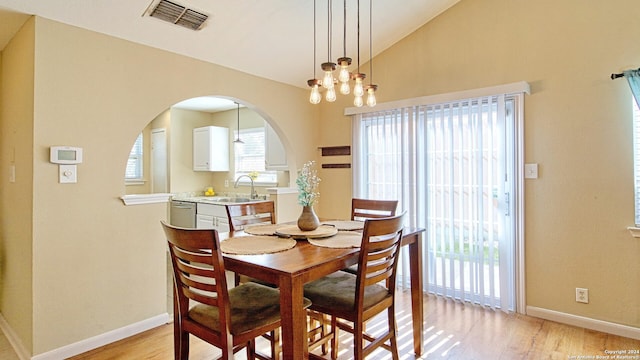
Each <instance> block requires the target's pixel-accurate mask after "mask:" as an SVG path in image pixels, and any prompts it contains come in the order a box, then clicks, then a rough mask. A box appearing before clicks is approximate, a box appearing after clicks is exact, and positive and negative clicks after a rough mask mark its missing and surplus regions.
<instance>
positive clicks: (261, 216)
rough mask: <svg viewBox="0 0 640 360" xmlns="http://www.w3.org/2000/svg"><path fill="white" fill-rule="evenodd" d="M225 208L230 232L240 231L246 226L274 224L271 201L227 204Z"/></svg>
mask: <svg viewBox="0 0 640 360" xmlns="http://www.w3.org/2000/svg"><path fill="white" fill-rule="evenodd" d="M225 207H226V210H227V217H228V219H229V227H230V228H231V231H237V230H242V229H243V228H244V227H245V226H247V225H253V224H260V223H265V224H275V223H276V216H275V205H274V202H273V201H260V202H254V203H241V204H227V205H225Z"/></svg>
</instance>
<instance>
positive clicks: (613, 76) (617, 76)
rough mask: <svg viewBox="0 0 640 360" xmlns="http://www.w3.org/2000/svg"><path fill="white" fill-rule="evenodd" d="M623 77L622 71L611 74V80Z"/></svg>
mask: <svg viewBox="0 0 640 360" xmlns="http://www.w3.org/2000/svg"><path fill="white" fill-rule="evenodd" d="M636 71H640V69H638V70H636ZM621 77H624V73H619V74H611V80H615V79H617V78H621Z"/></svg>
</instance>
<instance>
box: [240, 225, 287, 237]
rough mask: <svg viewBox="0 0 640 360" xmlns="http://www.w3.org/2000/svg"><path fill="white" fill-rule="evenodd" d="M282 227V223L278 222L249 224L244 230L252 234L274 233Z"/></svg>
mask: <svg viewBox="0 0 640 360" xmlns="http://www.w3.org/2000/svg"><path fill="white" fill-rule="evenodd" d="M279 227H282V225H277V224H264V225H260V224H255V225H249V226H247V227H245V228H244V232H245V233H247V234H251V235H274V234H275V233H276V230H277V229H278V228H279Z"/></svg>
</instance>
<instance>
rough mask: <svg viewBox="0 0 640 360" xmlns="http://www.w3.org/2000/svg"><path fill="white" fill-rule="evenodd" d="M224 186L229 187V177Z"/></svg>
mask: <svg viewBox="0 0 640 360" xmlns="http://www.w3.org/2000/svg"><path fill="white" fill-rule="evenodd" d="M224 187H226V188H228V187H229V179H224Z"/></svg>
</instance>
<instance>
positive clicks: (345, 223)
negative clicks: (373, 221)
mask: <svg viewBox="0 0 640 360" xmlns="http://www.w3.org/2000/svg"><path fill="white" fill-rule="evenodd" d="M322 224H323V225H329V226H333V227H335V228H336V229H338V230H347V231H349V230H362V229H364V222H363V221H357V220H331V221H323V222H322Z"/></svg>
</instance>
